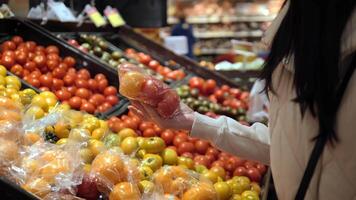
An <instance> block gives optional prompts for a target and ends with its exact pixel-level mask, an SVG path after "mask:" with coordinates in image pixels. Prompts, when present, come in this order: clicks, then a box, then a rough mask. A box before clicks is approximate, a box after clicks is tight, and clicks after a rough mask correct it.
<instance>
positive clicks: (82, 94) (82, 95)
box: [75, 88, 90, 99]
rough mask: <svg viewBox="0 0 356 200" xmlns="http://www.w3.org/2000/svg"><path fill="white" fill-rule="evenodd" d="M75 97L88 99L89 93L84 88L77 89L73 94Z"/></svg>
mask: <svg viewBox="0 0 356 200" xmlns="http://www.w3.org/2000/svg"><path fill="white" fill-rule="evenodd" d="M75 96H78V97H80V98H82V99H89V97H90V93H89V90H88V89H86V88H79V89H77V91H76V92H75Z"/></svg>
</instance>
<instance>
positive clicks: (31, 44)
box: [25, 41, 37, 52]
mask: <svg viewBox="0 0 356 200" xmlns="http://www.w3.org/2000/svg"><path fill="white" fill-rule="evenodd" d="M25 45H26V47H27V48H28V50H29V51H31V52H33V51H34V50H35V48H36V46H37V44H36V42H34V41H27V42H26V43H25Z"/></svg>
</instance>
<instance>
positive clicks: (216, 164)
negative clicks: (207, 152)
mask: <svg viewBox="0 0 356 200" xmlns="http://www.w3.org/2000/svg"><path fill="white" fill-rule="evenodd" d="M224 165H225V163H224V162H223V161H221V160H216V161H214V162H213V163H211V167H222V168H224Z"/></svg>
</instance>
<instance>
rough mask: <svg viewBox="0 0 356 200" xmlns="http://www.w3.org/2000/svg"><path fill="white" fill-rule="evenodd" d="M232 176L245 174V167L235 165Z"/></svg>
mask: <svg viewBox="0 0 356 200" xmlns="http://www.w3.org/2000/svg"><path fill="white" fill-rule="evenodd" d="M234 176H247V169H246V168H245V167H242V166H240V167H237V168H236V169H235V171H234Z"/></svg>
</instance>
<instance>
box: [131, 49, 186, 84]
mask: <svg viewBox="0 0 356 200" xmlns="http://www.w3.org/2000/svg"><path fill="white" fill-rule="evenodd" d="M125 53H126V55H127V57H129V58H132V59H135V60H137V61H139V62H140V63H142V64H144V65H146V66H148V67H149V68H150V69H152V70H154V71H156V72H157V73H159V74H160V75H162V76H163V77H164V78H165V79H168V80H182V79H183V78H184V77H185V73H184V71H183V70H171V69H170V68H168V67H165V66H162V65H161V64H160V63H159V62H158V61H157V60H155V59H153V58H151V56H149V55H147V54H145V53H142V52H137V51H135V50H134V49H131V48H128V49H126V51H125Z"/></svg>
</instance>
